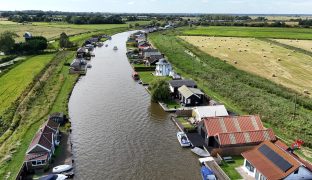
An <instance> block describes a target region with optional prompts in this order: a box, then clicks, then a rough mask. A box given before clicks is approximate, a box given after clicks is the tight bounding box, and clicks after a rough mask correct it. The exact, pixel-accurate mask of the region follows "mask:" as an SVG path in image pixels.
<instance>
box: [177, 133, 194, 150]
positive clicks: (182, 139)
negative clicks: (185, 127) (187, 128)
mask: <svg viewBox="0 0 312 180" xmlns="http://www.w3.org/2000/svg"><path fill="white" fill-rule="evenodd" d="M177 138H178V141H179V143H180V145H181V146H182V147H189V146H191V142H190V141H189V140H188V138H187V136H186V134H185V133H184V132H177Z"/></svg>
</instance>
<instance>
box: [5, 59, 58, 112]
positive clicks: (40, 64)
mask: <svg viewBox="0 0 312 180" xmlns="http://www.w3.org/2000/svg"><path fill="white" fill-rule="evenodd" d="M53 56H54V54H47V55H39V56H35V57H30V58H29V59H28V60H25V62H24V63H22V64H20V65H18V66H17V67H15V68H14V69H12V70H11V71H9V72H8V73H6V74H5V75H3V76H1V77H0V84H1V86H0V102H1V106H0V114H2V113H3V112H4V110H5V109H7V108H8V107H9V106H10V105H11V103H13V102H14V101H15V100H16V99H17V98H18V97H19V96H20V95H21V93H22V92H23V91H24V90H25V89H26V87H27V86H28V85H29V84H30V83H31V82H32V80H33V78H34V77H35V76H36V75H37V74H38V73H39V72H40V71H41V70H42V69H43V68H44V67H45V66H46V65H47V64H48V63H49V62H50V61H51V59H52V57H53Z"/></svg>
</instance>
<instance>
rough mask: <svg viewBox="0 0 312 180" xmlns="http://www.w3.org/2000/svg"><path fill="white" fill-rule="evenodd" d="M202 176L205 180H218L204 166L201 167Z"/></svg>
mask: <svg viewBox="0 0 312 180" xmlns="http://www.w3.org/2000/svg"><path fill="white" fill-rule="evenodd" d="M201 176H202V178H203V180H216V179H217V178H216V176H215V175H214V173H213V171H212V170H211V169H209V168H208V167H206V166H204V165H203V166H202V167H201Z"/></svg>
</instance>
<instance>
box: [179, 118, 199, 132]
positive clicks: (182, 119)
mask: <svg viewBox="0 0 312 180" xmlns="http://www.w3.org/2000/svg"><path fill="white" fill-rule="evenodd" d="M178 121H179V122H180V123H181V124H182V125H183V127H184V128H185V129H186V130H187V131H192V130H195V126H194V125H192V124H190V123H189V122H188V121H187V120H185V119H184V118H183V117H178Z"/></svg>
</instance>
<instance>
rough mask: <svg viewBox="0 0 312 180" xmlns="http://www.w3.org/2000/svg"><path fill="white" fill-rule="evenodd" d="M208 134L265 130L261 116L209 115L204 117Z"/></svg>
mask: <svg viewBox="0 0 312 180" xmlns="http://www.w3.org/2000/svg"><path fill="white" fill-rule="evenodd" d="M204 123H205V127H206V130H207V134H208V136H216V135H217V134H220V133H231V132H246V131H256V130H265V128H264V127H263V124H262V122H261V120H260V117H259V116H254V115H249V116H227V117H208V118H205V119H204Z"/></svg>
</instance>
